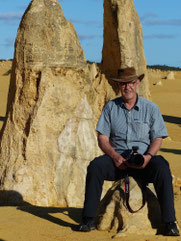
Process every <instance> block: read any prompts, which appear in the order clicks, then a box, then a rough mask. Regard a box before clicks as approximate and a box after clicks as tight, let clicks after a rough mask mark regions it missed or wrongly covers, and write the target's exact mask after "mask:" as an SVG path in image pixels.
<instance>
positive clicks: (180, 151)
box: [0, 62, 181, 241]
mask: <svg viewBox="0 0 181 241" xmlns="http://www.w3.org/2000/svg"><path fill="white" fill-rule="evenodd" d="M10 69H11V62H0V128H1V127H2V124H3V118H2V117H4V116H5V112H6V102H7V94H8V87H9V78H10V74H9V72H10ZM175 77H176V78H175V79H174V80H167V79H162V83H163V85H162V86H159V85H153V83H155V82H156V81H157V80H158V79H157V78H156V77H155V78H152V79H150V90H151V96H152V100H153V101H154V102H155V103H156V104H158V105H159V107H160V110H161V112H162V114H163V115H164V116H166V125H167V128H168V132H169V138H167V139H166V140H164V142H163V145H162V149H161V151H160V154H162V155H163V156H164V157H165V158H166V159H167V160H169V162H170V166H171V170H172V173H173V175H174V176H176V177H180V178H181V93H180V90H181V72H175ZM174 190H175V193H176V195H175V206H176V215H177V220H178V223H179V224H180V225H181V190H180V187H177V188H175V189H174ZM80 214H81V209H78V208H58V207H57V208H43V207H39V208H38V207H0V241H1V240H4V241H58V240H61V241H107V240H111V237H112V236H113V235H114V234H115V232H107V231H104V232H103V231H97V230H96V231H92V232H90V233H79V232H75V231H74V230H75V228H76V225H77V224H78V223H79V221H80ZM120 239H121V238H120ZM122 240H125V241H133V240H134V241H137V240H143V241H153V240H181V239H180V238H177V237H176V238H173V237H164V236H162V235H157V236H156V235H154V236H139V235H132V236H129V237H124V238H122Z"/></svg>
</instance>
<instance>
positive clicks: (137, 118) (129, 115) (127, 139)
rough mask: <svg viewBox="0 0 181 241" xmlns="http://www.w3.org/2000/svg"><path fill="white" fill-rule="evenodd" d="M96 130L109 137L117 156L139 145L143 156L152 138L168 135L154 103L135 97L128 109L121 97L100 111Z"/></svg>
mask: <svg viewBox="0 0 181 241" xmlns="http://www.w3.org/2000/svg"><path fill="white" fill-rule="evenodd" d="M96 130H97V131H98V132H99V133H101V134H103V135H106V136H108V137H109V138H110V143H111V145H112V147H113V148H114V149H115V151H117V152H118V153H120V154H121V153H123V152H124V151H125V150H128V149H132V147H133V146H138V147H139V150H138V152H139V153H141V154H144V153H146V151H147V150H148V148H149V146H150V143H151V141H152V140H153V139H155V138H158V137H162V138H165V137H167V136H168V133H167V129H166V127H165V123H164V120H163V117H162V115H161V113H160V110H159V108H158V106H157V105H156V104H154V103H153V102H151V101H149V100H146V99H144V98H142V97H138V99H137V103H136V105H135V106H134V107H133V108H132V109H131V110H129V109H127V108H126V105H125V104H124V102H123V100H122V98H121V97H119V98H116V99H114V100H111V101H109V102H108V103H107V104H106V105H105V106H104V108H103V111H102V113H101V116H100V118H99V121H98V124H97V128H96Z"/></svg>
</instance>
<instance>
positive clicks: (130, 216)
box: [97, 177, 162, 237]
mask: <svg viewBox="0 0 181 241" xmlns="http://www.w3.org/2000/svg"><path fill="white" fill-rule="evenodd" d="M151 189H153V187H151ZM151 189H149V188H147V190H146V192H147V202H146V203H145V206H144V207H143V208H142V209H140V207H141V206H142V201H143V195H144V192H143V193H142V190H141V188H140V182H139V181H135V180H134V179H133V178H132V177H130V198H129V204H130V207H131V208H132V209H133V210H134V211H136V210H139V209H140V210H139V211H138V212H135V213H131V212H129V211H128V209H127V207H126V201H125V193H124V180H121V181H118V182H117V183H115V184H114V185H113V186H112V187H111V188H110V189H109V191H108V192H107V194H106V196H105V197H104V198H103V200H102V201H101V203H100V207H99V210H98V213H97V223H98V229H99V230H111V229H113V230H115V231H117V233H116V235H115V237H124V236H126V235H129V234H140V235H141V234H142V235H149V234H152V235H153V234H156V232H157V229H159V230H160V229H161V228H162V227H161V225H160V224H161V213H160V207H159V203H158V200H157V198H156V196H155V194H154V193H153V192H152V191H151Z"/></svg>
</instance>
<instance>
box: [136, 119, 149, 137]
mask: <svg viewBox="0 0 181 241" xmlns="http://www.w3.org/2000/svg"><path fill="white" fill-rule="evenodd" d="M132 127H133V128H132V130H133V136H135V139H136V140H147V139H148V138H149V131H150V128H149V125H148V123H146V122H140V121H136V122H132Z"/></svg>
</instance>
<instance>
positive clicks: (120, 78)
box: [111, 67, 145, 83]
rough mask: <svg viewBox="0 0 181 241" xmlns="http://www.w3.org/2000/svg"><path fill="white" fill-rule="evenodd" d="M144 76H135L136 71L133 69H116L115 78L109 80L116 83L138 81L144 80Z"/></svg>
mask: <svg viewBox="0 0 181 241" xmlns="http://www.w3.org/2000/svg"><path fill="white" fill-rule="evenodd" d="M144 76H145V75H144V74H141V75H139V76H138V75H137V74H136V70H135V68H134V67H128V68H125V69H118V74H117V78H111V79H112V80H114V81H117V82H125V83H126V82H130V81H133V80H136V79H139V80H140V81H141V80H142V79H143V78H144Z"/></svg>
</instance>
